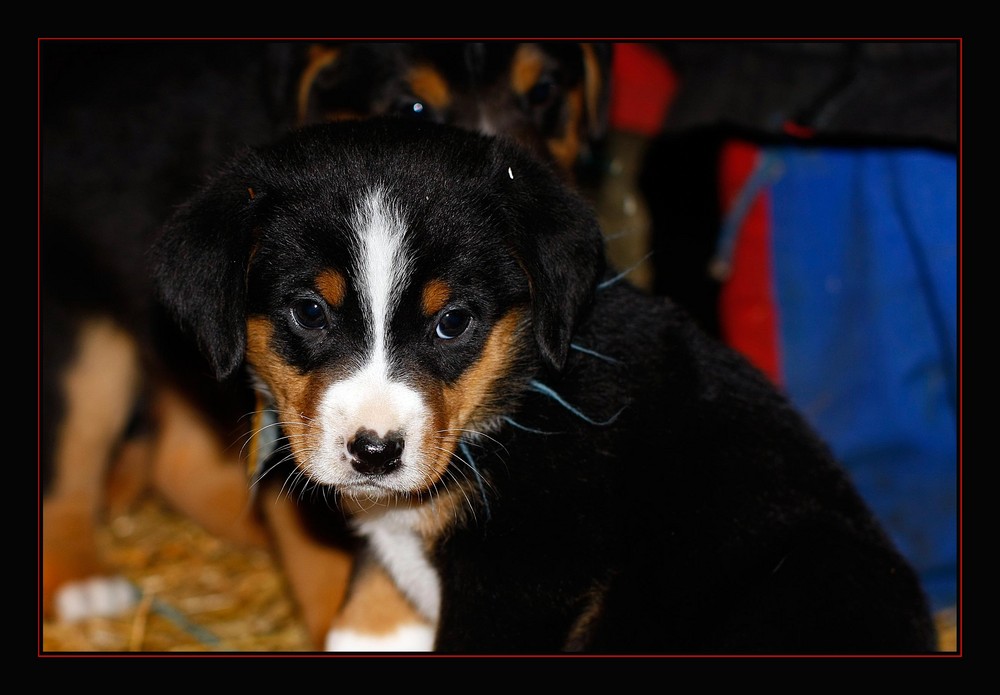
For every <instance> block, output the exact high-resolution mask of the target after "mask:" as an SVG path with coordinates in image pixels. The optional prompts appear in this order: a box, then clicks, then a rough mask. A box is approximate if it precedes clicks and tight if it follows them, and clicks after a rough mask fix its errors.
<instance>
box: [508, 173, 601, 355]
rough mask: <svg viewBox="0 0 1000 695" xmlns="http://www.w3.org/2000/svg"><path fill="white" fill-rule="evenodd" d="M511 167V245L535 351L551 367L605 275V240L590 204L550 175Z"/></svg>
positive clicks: (566, 345)
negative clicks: (524, 283)
mask: <svg viewBox="0 0 1000 695" xmlns="http://www.w3.org/2000/svg"><path fill="white" fill-rule="evenodd" d="M516 168H517V165H515V167H512V168H511V172H512V176H513V180H512V182H511V183H512V184H514V185H515V186H516V188H517V190H516V191H515V195H513V196H511V200H510V201H509V202H508V208H507V209H508V211H509V212H512V213H513V217H514V219H513V220H512V229H513V230H514V233H513V235H512V244H513V247H514V253H515V255H516V256H517V259H518V262H519V263H520V264H521V266H522V267H523V268H524V270H525V272H526V273H527V275H528V281H529V283H530V289H531V312H532V313H531V317H532V325H533V330H534V334H535V339H536V341H537V343H538V347H539V350H540V352H541V355H542V357H543V358H544V360H545V362H546V363H547V364H548V365H549V366H550V367H553V368H555V369H557V370H558V369H562V367H563V365H564V364H565V363H566V355H567V353H568V352H569V344H570V340H571V338H572V336H573V331H574V330H575V328H576V325H577V321H578V320H579V319H580V317H581V315H582V314H583V313H584V312H585V311H586V310H587V309H588V308H589V306H590V304H591V303H592V301H593V299H594V293H595V291H596V287H597V280H598V279H599V278H600V277H601V276H602V274H603V273H604V267H605V262H604V238H603V236H602V235H601V230H600V227H599V225H598V222H597V218H596V216H595V215H594V213H593V211H592V209H591V207H590V206H589V205H588V204H587V203H586V202H585V201H584V200H583V199H582V198H581V197H580V196H579V195H578V194H576V193H575V192H574V191H572V190H571V189H570V188H569V187H568V186H566V185H565V184H563V182H562V181H561V180H560V179H559V177H557V176H556V175H555V174H554V173H551V172H546V171H544V167H542V166H539V167H538V168H537V169H536V168H534V167H530V166H524V165H523V164H522V165H521V167H520V169H521V171H520V173H521V174H527V175H524V176H521V175H519V174H518V173H517V170H516Z"/></svg>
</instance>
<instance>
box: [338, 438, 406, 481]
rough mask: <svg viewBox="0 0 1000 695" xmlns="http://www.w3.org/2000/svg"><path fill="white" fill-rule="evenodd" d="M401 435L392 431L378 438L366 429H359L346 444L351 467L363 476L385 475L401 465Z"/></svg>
mask: <svg viewBox="0 0 1000 695" xmlns="http://www.w3.org/2000/svg"><path fill="white" fill-rule="evenodd" d="M403 444H404V441H403V435H402V434H401V433H400V432H397V431H392V432H389V433H387V434H386V435H385V437H380V436H379V435H378V434H376V433H375V432H373V431H372V430H368V429H359V430H358V431H357V433H356V434H355V435H354V437H352V438H351V440H350V441H349V442H348V443H347V450H348V451H349V452H350V453H351V466H353V467H354V470H356V471H358V472H359V473H363V474H365V475H385V474H386V473H390V472H392V471H393V470H394V469H396V468H397V467H398V466H399V465H400V463H401V457H402V455H403Z"/></svg>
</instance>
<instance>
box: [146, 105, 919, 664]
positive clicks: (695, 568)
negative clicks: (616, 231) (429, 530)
mask: <svg viewBox="0 0 1000 695" xmlns="http://www.w3.org/2000/svg"><path fill="white" fill-rule="evenodd" d="M508 167H510V171H511V172H512V173H513V178H511V176H510V175H509V174H508ZM376 181H377V182H381V184H382V185H384V186H385V187H386V188H387V189H388V190H390V191H392V192H393V194H394V195H395V196H396V198H397V199H398V200H399V202H400V204H401V207H402V209H403V211H404V214H405V215H406V216H407V219H408V221H409V223H410V230H411V235H412V237H413V239H412V243H414V244H415V245H416V246H417V247H418V248H419V249H421V250H424V251H427V253H426V254H423V255H422V256H421V257H423V258H426V259H429V260H427V262H428V263H431V264H433V265H434V266H435V268H436V270H435V272H439V273H440V272H451V273H452V276H453V277H455V278H463V277H465V278H471V279H472V280H470V281H469V283H470V287H469V291H470V292H471V293H473V294H476V293H478V294H476V296H478V297H480V300H479V301H480V302H481V303H482V304H484V305H485V306H489V307H491V311H490V312H484V315H485V316H486V317H487V318H488V317H492V316H496V315H499V312H500V311H501V310H502V309H504V308H506V307H507V306H509V305H512V304H516V303H521V302H525V303H527V304H528V305H529V306H530V317H531V324H532V334H531V335H533V338H532V339H530V340H527V341H525V342H524V344H522V345H521V346H520V349H521V350H523V351H525V353H526V355H527V356H528V359H524V360H520V361H519V362H518V364H519V365H520V367H522V368H523V369H525V370H526V371H523V372H520V373H518V374H513V375H511V378H510V379H508V380H506V382H505V384H504V386H502V388H503V389H504V390H505V393H504V396H505V399H506V402H507V403H509V406H508V409H507V410H506V411H505V415H506V416H507V418H509V419H508V420H505V421H504V424H503V425H501V426H498V427H497V428H496V429H495V430H494V431H491V432H490V433H489V434H490V439H489V440H480V441H479V442H478V443H477V446H476V447H475V449H474V457H475V463H476V466H477V467H478V469H479V471H480V472H481V473H482V475H483V477H484V478H485V479H486V481H487V484H486V485H485V486H484V487H483V490H482V495H481V497H479V498H478V499H475V500H471V501H470V504H475V505H477V506H476V509H475V514H469V515H465V516H464V517H463V518H461V519H457V520H456V522H455V523H454V524H453V525H452V526H451V527H450V528H448V529H447V530H446V531H445V532H444V533H443V534H440V535H439V536H438V537H436V538H435V539H433V547H432V549H431V553H430V558H431V561H432V563H433V565H434V566H435V567H436V568H437V570H438V571H439V573H440V577H441V582H442V604H441V614H440V621H439V625H438V633H437V643H436V648H437V649H439V650H442V651H457V652H478V653H481V652H522V653H529V652H537V653H548V652H557V651H562V650H584V651H592V652H608V653H621V652H629V653H852V654H853V653H912V652H924V651H929V650H932V649H933V648H934V632H933V627H932V623H931V620H930V617H929V613H928V609H927V605H926V602H925V599H924V596H923V594H922V591H921V588H920V586H919V584H918V581H917V578H916V576H915V574H914V572H913V571H912V570H911V568H910V567H909V566H908V565H907V563H906V562H905V560H904V559H903V558H902V557H901V556H900V555H899V553H898V552H897V551H896V550H895V549H894V548H893V547H892V545H891V543H890V541H889V540H888V539H887V537H886V536H885V534H884V533H883V531H882V530H881V529H880V528H879V526H878V524H877V522H876V521H875V519H874V518H873V516H872V514H871V513H870V512H869V510H868V509H867V508H866V506H865V505H864V503H863V502H862V500H861V499H860V497H859V496H858V494H857V493H856V492H855V490H854V488H853V487H852V485H851V483H850V481H849V479H848V478H847V476H846V475H845V473H844V471H843V470H841V468H840V467H839V466H838V465H837V464H836V463H835V462H834V460H833V459H832V457H831V455H830V452H829V451H828V449H827V447H826V446H825V445H824V444H823V443H822V442H821V441H820V440H819V439H818V438H817V437H816V436H815V435H814V433H813V432H812V431H811V430H810V428H809V427H808V426H807V425H806V423H805V422H804V421H803V420H802V418H801V417H800V416H799V415H798V414H797V413H796V412H795V411H794V410H793V408H792V407H791V406H790V405H789V403H788V402H787V401H786V400H785V399H784V398H783V397H782V396H781V395H780V394H779V393H778V392H777V391H776V390H775V389H774V388H773V387H772V386H771V385H770V383H769V382H767V380H766V379H765V378H764V377H763V376H761V375H760V374H759V373H758V372H757V371H756V370H754V369H753V368H752V367H750V366H749V365H748V363H747V362H746V361H745V360H743V359H742V358H741V357H739V356H738V355H736V354H735V353H733V352H732V351H730V350H729V349H727V348H725V347H723V346H721V345H720V344H718V343H716V342H714V341H713V340H711V339H709V338H707V337H706V336H705V335H703V334H702V333H700V332H699V330H698V329H696V328H695V327H694V324H693V323H692V322H691V321H690V320H689V319H688V318H687V317H685V316H684V315H683V314H682V313H681V312H680V311H679V310H678V309H677V308H676V307H675V306H674V305H673V304H672V303H671V302H670V301H668V300H666V299H660V298H650V297H648V296H645V295H642V294H640V293H639V292H637V291H635V290H633V289H632V288H630V286H629V285H628V284H627V283H626V282H625V281H621V280H619V281H611V282H607V283H602V282H601V278H602V271H603V266H602V256H601V253H600V246H601V243H602V241H601V236H600V232H599V230H598V228H597V225H596V223H595V221H594V218H593V215H592V214H591V212H590V210H589V208H588V207H587V206H586V205H585V204H584V203H583V202H582V201H581V200H580V199H579V198H578V197H577V196H576V195H575V194H574V193H572V192H571V191H570V190H569V189H568V188H566V187H564V186H563V185H562V184H561V183H560V182H559V181H558V180H557V178H556V176H555V175H554V174H553V173H552V172H550V171H549V170H548V169H547V168H546V167H544V166H541V165H538V164H536V163H535V162H534V161H532V160H531V159H529V158H528V156H527V155H526V154H524V153H522V152H521V151H519V150H516V149H514V148H513V147H511V146H509V145H507V144H506V143H504V142H502V141H495V140H490V139H487V138H484V137H481V136H476V135H471V134H467V133H462V132H460V131H457V130H452V129H449V128H445V127H443V126H435V125H433V124H422V125H416V126H415V125H412V124H410V125H408V126H404V125H403V124H400V123H396V122H392V121H373V122H367V123H351V124H338V125H331V126H319V127H316V128H313V129H310V130H307V131H303V132H301V133H298V134H295V135H294V136H293V137H291V138H290V139H286V140H285V141H283V142H281V143H279V144H278V145H276V146H274V147H270V148H266V149H262V150H257V151H254V152H251V153H249V154H247V155H246V156H244V157H242V158H240V159H238V160H236V161H234V162H233V163H232V164H231V165H230V166H228V167H227V168H226V169H225V170H223V171H222V172H221V173H220V174H219V175H218V176H217V177H216V178H215V179H214V180H213V181H211V182H210V183H209V184H208V186H207V187H206V189H205V190H203V192H202V193H201V194H200V195H199V196H197V197H196V198H195V199H194V200H193V201H192V202H191V203H190V204H189V205H187V206H186V207H184V208H183V209H182V210H181V211H180V212H179V213H178V215H177V216H176V217H175V218H174V219H173V220H172V222H171V224H170V225H168V227H167V229H166V231H165V235H164V237H163V239H162V240H161V242H160V244H159V246H158V251H157V259H158V264H159V271H158V281H159V284H160V286H161V288H162V290H163V296H164V298H165V300H166V302H167V303H168V304H170V305H171V306H172V307H173V308H174V310H175V311H176V312H177V314H178V316H179V319H180V320H181V322H182V323H184V324H185V325H186V326H188V327H189V328H190V329H191V330H193V331H194V332H195V333H196V334H197V335H198V337H199V339H200V342H201V344H202V345H203V346H205V348H206V350H207V351H208V353H209V354H210V355H211V356H212V358H213V362H214V363H215V364H216V367H217V369H218V371H219V373H220V375H224V374H226V373H228V372H229V371H230V370H231V369H232V368H233V367H234V366H235V365H236V364H238V362H239V359H240V353H241V351H242V350H243V348H244V345H245V336H244V329H243V320H244V319H245V318H246V316H247V314H248V313H249V314H261V313H271V314H276V313H278V309H277V308H280V307H282V306H287V301H288V297H289V293H290V291H291V290H293V289H294V287H295V286H296V285H297V284H298V280H295V279H294V278H293V277H291V276H295V275H296V274H300V275H301V278H302V279H303V282H305V278H308V277H310V276H311V274H312V273H314V272H315V270H316V269H317V268H319V267H325V266H328V265H331V264H332V265H335V264H337V263H343V262H344V259H343V258H342V256H340V255H341V254H342V252H343V251H342V250H343V241H342V240H340V239H339V238H338V234H339V232H340V228H339V226H338V225H339V220H340V219H342V217H343V215H344V214H345V211H346V210H348V209H350V208H349V206H351V205H353V203H354V200H355V198H354V196H356V195H357V194H358V192H359V190H362V189H363V188H365V187H366V186H367V185H369V184H371V183H373V182H376ZM248 189H252V190H253V195H252V196H251V195H249V194H248ZM442 242H443V243H442ZM431 252H433V253H431ZM339 256H340V257H339ZM505 258H506V259H508V260H507V261H502V260H499V259H505ZM509 259H513V260H514V261H515V264H512V263H510V261H509ZM484 264H488V265H484ZM291 294H292V295H294V292H291ZM491 312H492V313H491ZM344 320H345V321H347V320H348V319H344ZM341 328H342V330H343V333H344V334H345V338H344V339H345V340H348V341H350V340H357V338H356V337H354V338H352V337H350V336H351V335H355V334H356V333H357V329H358V327H357V326H353V325H350V324H349V323H348V324H345V325H344V326H342V327H341ZM275 340H276V343H277V344H278V345H277V347H276V349H278V350H285V351H286V353H284V354H285V356H286V358H287V359H289V361H292V362H293V363H295V364H298V365H299V366H300V368H301V369H302V370H303V371H308V370H312V369H319V368H321V366H322V364H324V363H325V362H324V359H330V360H333V359H335V356H334V355H333V353H324V352H323V350H331V351H336V350H338V349H349V348H334V347H324V348H322V349H321V348H313V347H309V346H307V345H303V342H302V341H301V340H298V341H297V340H296V339H295V338H294V336H292V335H290V334H289V335H287V336H285V337H282V336H280V335H279V336H278V337H277V338H276V339H275ZM595 353H596V354H595ZM470 360H471V358H466V359H465V360H464V361H463V364H465V363H468V362H469V361H470ZM452 369H454V366H453V367H452ZM450 373H452V372H448V371H447V368H444V367H442V371H441V372H440V374H441V375H442V378H444V379H445V380H447V379H448V378H449V377H448V374H450ZM556 394H558V397H559V398H561V399H563V400H564V403H559V402H557V400H556ZM570 407H572V408H573V409H574V410H571V409H570ZM447 479H448V478H447V476H446V477H445V480H447ZM446 484H447V483H446Z"/></svg>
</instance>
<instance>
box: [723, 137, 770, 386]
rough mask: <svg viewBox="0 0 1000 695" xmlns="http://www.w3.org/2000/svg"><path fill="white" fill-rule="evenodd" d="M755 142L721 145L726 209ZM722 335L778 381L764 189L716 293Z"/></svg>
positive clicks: (755, 155) (750, 162)
mask: <svg viewBox="0 0 1000 695" xmlns="http://www.w3.org/2000/svg"><path fill="white" fill-rule="evenodd" d="M759 157H760V151H759V150H758V148H757V147H755V146H753V145H750V144H748V143H744V142H737V141H733V142H729V143H727V144H726V145H725V146H724V147H723V149H722V155H721V162H720V167H719V178H720V181H719V186H720V194H721V196H722V204H723V210H725V211H727V212H728V210H729V208H730V207H731V206H732V204H733V202H734V201H735V200H736V199H737V198H738V196H739V195H740V192H741V190H742V189H743V186H744V185H745V184H746V182H747V180H748V179H749V178H750V176H751V175H752V174H753V172H754V169H755V168H756V166H757V162H758V160H759ZM719 320H720V324H721V330H722V337H723V339H724V340H725V341H726V342H727V343H729V344H730V345H731V346H732V347H734V348H736V349H737V350H738V351H740V352H741V353H743V354H744V355H745V356H746V357H747V358H749V360H750V361H751V362H752V363H753V364H754V365H756V367H757V368H758V369H760V370H761V371H763V372H764V373H765V374H766V375H767V376H768V377H770V379H771V380H772V381H773V382H774V383H775V384H779V385H780V384H781V383H782V375H781V366H780V365H781V355H780V348H779V344H778V335H779V334H778V310H777V302H776V297H775V288H774V272H773V256H772V253H771V201H770V196H769V195H768V192H767V189H766V188H765V189H764V190H763V191H761V192H760V193H759V194H758V195H757V197H756V199H755V200H754V201H753V203H752V204H751V206H750V208H749V210H748V212H747V215H746V217H745V218H744V220H743V224H742V225H741V226H740V229H739V234H738V237H737V239H736V245H735V248H734V249H733V257H732V259H731V266H730V274H729V277H728V279H727V280H726V282H725V283H724V284H723V286H722V290H721V292H720V297H719Z"/></svg>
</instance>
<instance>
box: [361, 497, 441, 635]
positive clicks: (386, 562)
mask: <svg viewBox="0 0 1000 695" xmlns="http://www.w3.org/2000/svg"><path fill="white" fill-rule="evenodd" d="M418 522H419V514H418V512H416V511H414V510H399V511H392V512H388V513H386V514H382V515H379V516H377V517H374V518H372V519H367V520H365V521H363V522H361V523H360V524H358V531H359V532H360V533H361V534H362V535H364V536H365V537H367V539H368V542H369V543H370V544H371V548H372V551H373V552H374V553H375V556H376V557H377V558H378V560H379V562H381V563H382V566H383V567H385V569H386V571H388V572H389V574H390V575H391V576H392V578H393V580H394V581H395V583H396V586H397V587H399V589H400V590H401V591H402V592H403V593H404V594H405V595H406V597H407V598H408V599H409V600H410V601H411V602H412V603H413V605H414V606H415V607H416V609H417V610H418V611H420V613H421V614H422V615H423V616H424V617H426V618H427V619H428V620H429V621H431V623H433V624H437V620H438V614H439V612H440V609H441V580H440V578H439V577H438V573H437V570H436V569H435V568H434V567H433V566H432V565H431V563H430V561H429V560H428V558H427V553H426V552H425V551H424V544H423V541H422V539H421V537H420V535H419V533H418V532H417V530H416V527H417V523H418Z"/></svg>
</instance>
